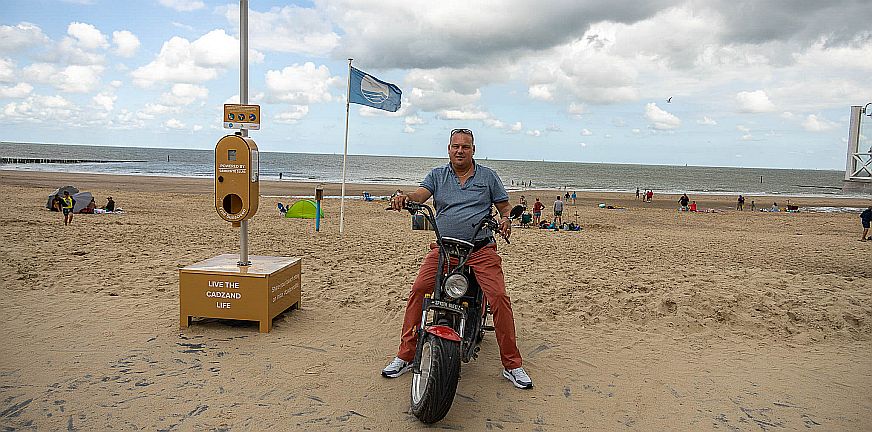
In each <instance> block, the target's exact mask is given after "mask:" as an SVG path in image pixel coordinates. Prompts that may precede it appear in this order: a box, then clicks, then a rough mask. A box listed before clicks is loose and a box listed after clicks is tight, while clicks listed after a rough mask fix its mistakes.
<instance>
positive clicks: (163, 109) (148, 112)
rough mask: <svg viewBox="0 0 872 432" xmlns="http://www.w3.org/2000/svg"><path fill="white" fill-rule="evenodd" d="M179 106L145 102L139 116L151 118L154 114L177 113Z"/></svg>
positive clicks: (179, 109) (179, 110)
mask: <svg viewBox="0 0 872 432" xmlns="http://www.w3.org/2000/svg"><path fill="white" fill-rule="evenodd" d="M181 110H182V109H181V107H179V106H168V105H163V104H159V103H147V104H145V107H143V109H142V111H140V112H139V114H140V118H143V119H153V118H154V117H155V116H165V115H167V114H177V113H179V112H181Z"/></svg>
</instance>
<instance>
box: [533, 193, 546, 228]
mask: <svg viewBox="0 0 872 432" xmlns="http://www.w3.org/2000/svg"><path fill="white" fill-rule="evenodd" d="M542 210H545V204H542V202H541V201H539V198H536V202H534V203H533V223H534V224H536V226H539V222H540V221H541V219H542Z"/></svg>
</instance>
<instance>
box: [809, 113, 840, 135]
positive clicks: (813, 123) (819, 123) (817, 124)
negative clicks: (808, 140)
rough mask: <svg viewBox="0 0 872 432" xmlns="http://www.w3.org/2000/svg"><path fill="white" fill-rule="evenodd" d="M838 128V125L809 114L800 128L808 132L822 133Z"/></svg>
mask: <svg viewBox="0 0 872 432" xmlns="http://www.w3.org/2000/svg"><path fill="white" fill-rule="evenodd" d="M836 126H838V123H835V122H832V121H829V120H827V119H825V118H823V117H818V116H816V115H814V114H809V116H808V117H806V118H805V121H804V122H802V128H803V129H805V130H807V131H809V132H823V131H827V130H830V129H833V128H835V127H836Z"/></svg>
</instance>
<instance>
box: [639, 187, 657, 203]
mask: <svg viewBox="0 0 872 432" xmlns="http://www.w3.org/2000/svg"><path fill="white" fill-rule="evenodd" d="M636 199H637V200H638V199H641V200H642V202H651V200H652V199H654V191H653V190H651V189H646V190H645V192H641V195H640V191H639V188H636Z"/></svg>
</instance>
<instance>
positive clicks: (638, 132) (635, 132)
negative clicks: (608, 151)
mask: <svg viewBox="0 0 872 432" xmlns="http://www.w3.org/2000/svg"><path fill="white" fill-rule="evenodd" d="M630 132H633V134H635V135H639V134H640V133H642V130H641V129H638V128H633V129H631V130H630Z"/></svg>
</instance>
